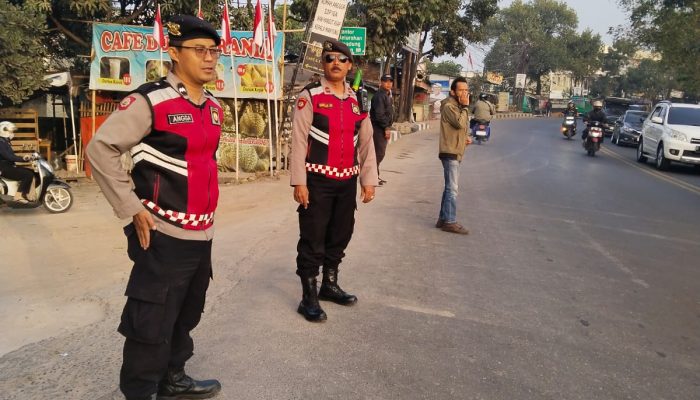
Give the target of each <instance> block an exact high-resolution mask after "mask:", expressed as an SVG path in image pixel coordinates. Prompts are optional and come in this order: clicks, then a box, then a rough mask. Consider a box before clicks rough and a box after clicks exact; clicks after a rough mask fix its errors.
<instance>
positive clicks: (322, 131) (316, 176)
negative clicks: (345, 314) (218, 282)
mask: <svg viewBox="0 0 700 400" xmlns="http://www.w3.org/2000/svg"><path fill="white" fill-rule="evenodd" d="M324 50H325V51H336V52H340V53H343V54H345V55H347V56H348V57H351V55H350V51H349V50H348V49H347V46H345V45H342V44H340V42H338V41H327V42H325V43H324ZM344 85H345V93H344V94H343V96H342V97H338V96H337V95H335V94H334V93H333V91H332V90H331V87H330V85H329V83H328V81H327V80H326V79H325V78H321V80H320V82H317V83H312V84H310V85H308V86H307V87H305V88H304V89H303V90H302V92H301V93H300V94H299V97H298V99H297V103H296V110H295V112H294V119H293V125H292V148H291V154H290V173H291V185H292V186H298V185H302V186H304V185H305V186H307V187H308V190H309V204H308V208H304V207H303V205H300V206H299V208H298V210H297V211H298V213H299V231H300V235H299V236H300V237H299V242H298V245H297V259H296V264H297V271H296V272H297V275H299V276H300V277H301V278H302V288H305V286H304V284H305V282H306V283H307V284H308V285H309V286H311V285H315V277H316V276H318V273H319V266H323V272H324V280H323V282H322V285H321V292H320V293H319V295H320V296H321V299H322V300H323V299H324V294H325V295H326V299H328V300H331V301H335V302H338V303H340V304H346V305H349V304H351V303H354V301H355V300H356V298H355V297H354V296H352V297H350V296H351V295H347V294H344V293H342V294H341V293H340V292H338V291H337V290H336V291H335V292H334V294H335V295H337V296H334V294H333V293H330V292H328V291H327V290H324V287H325V288H331V287H332V289H333V290H335V289H336V288H337V272H338V266H339V265H340V262H341V261H342V259H343V257H344V255H345V253H344V251H345V248H346V247H347V245H348V243H349V242H350V238H351V237H352V233H353V228H354V224H355V209H356V208H357V180H358V179H359V181H360V184H361V185H363V186H377V184H378V176H377V164H376V155H375V151H374V145H373V142H372V124H371V122H370V120H369V118H368V116H367V113H366V112H363V111H362V110H361V108H360V105H359V103H358V101H357V97H356V95H355V92H354V91H353V90H352V88H351V87H350V85H349V84H348V83H347V82H344ZM324 285H325V286H324ZM304 290H306V289H304ZM313 290H314V291H315V288H314V289H313ZM338 290H339V288H338ZM305 296H306V293H305ZM299 312H300V313H301V312H302V311H301V305H300V311H299ZM321 312H322V311H321ZM305 316H306V315H305ZM307 319H309V318H308V317H307ZM324 319H325V314H324Z"/></svg>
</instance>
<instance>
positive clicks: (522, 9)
mask: <svg viewBox="0 0 700 400" xmlns="http://www.w3.org/2000/svg"><path fill="white" fill-rule="evenodd" d="M577 25H578V18H577V16H576V12H575V11H574V10H573V9H571V8H570V7H568V6H567V5H566V4H565V3H563V2H559V1H556V0H533V1H532V2H530V3H523V2H522V1H520V0H518V1H515V2H514V3H513V4H511V5H510V7H508V8H505V9H502V10H500V11H499V12H498V13H497V14H496V17H495V18H494V19H492V20H491V21H490V23H489V25H488V34H489V37H490V38H491V39H492V40H493V42H494V48H495V49H496V51H497V52H496V53H495V54H491V52H489V54H488V55H487V57H486V59H485V63H486V67H487V68H488V69H491V68H492V67H493V66H505V67H509V68H513V67H514V69H515V71H504V72H506V73H508V74H511V73H513V72H514V73H525V74H527V75H528V76H529V77H530V78H531V79H533V80H535V81H536V82H537V94H541V91H542V77H543V76H544V75H545V74H547V73H549V72H550V71H553V70H557V69H559V68H561V67H563V66H564V65H565V57H566V56H567V47H566V37H569V36H571V35H572V34H573V32H574V31H575V30H576V27H577ZM496 57H498V58H496ZM503 58H508V59H509V60H507V61H504V60H503ZM494 69H495V68H494Z"/></svg>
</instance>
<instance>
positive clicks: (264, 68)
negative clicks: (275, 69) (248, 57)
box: [253, 64, 272, 78]
mask: <svg viewBox="0 0 700 400" xmlns="http://www.w3.org/2000/svg"><path fill="white" fill-rule="evenodd" d="M253 67H254V68H255V69H256V70H257V71H258V73H259V74H260V76H261V77H263V78H264V77H265V74H267V75H268V76H269V75H270V74H271V73H272V71H270V68H269V66H268V65H267V64H255V65H254V66H253Z"/></svg>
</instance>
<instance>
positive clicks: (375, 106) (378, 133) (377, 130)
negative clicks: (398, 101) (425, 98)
mask: <svg viewBox="0 0 700 400" xmlns="http://www.w3.org/2000/svg"><path fill="white" fill-rule="evenodd" d="M393 85H394V78H392V77H391V75H390V74H386V75H384V76H382V77H381V79H380V83H379V90H378V91H377V94H375V95H374V98H372V108H371V109H370V111H369V117H370V120H371V121H372V129H373V130H374V136H373V138H374V150H375V151H376V153H377V173H379V164H380V163H381V162H382V160H383V159H384V155H385V154H386V145H387V143H388V141H389V138H390V137H391V131H390V129H391V125H392V124H393V123H394V105H393V103H392V101H391V88H392V86H393ZM384 183H386V181H385V180H384V179H382V178H379V186H382V185H383V184H384Z"/></svg>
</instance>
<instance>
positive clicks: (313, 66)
mask: <svg viewBox="0 0 700 400" xmlns="http://www.w3.org/2000/svg"><path fill="white" fill-rule="evenodd" d="M347 8H348V2H347V0H319V1H318V6H317V7H316V14H315V15H314V20H313V23H312V25H311V35H310V36H309V38H308V45H307V46H306V52H305V53H304V63H303V64H302V67H303V68H304V69H306V70H309V71H313V72H316V73H323V69H322V68H321V53H322V52H323V48H322V47H321V45H322V44H323V41H324V40H327V39H338V37H339V36H340V29H341V26H343V21H344V20H345V11H346V10H347Z"/></svg>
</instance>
